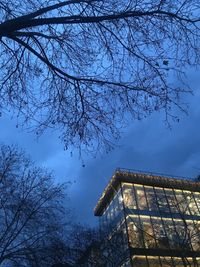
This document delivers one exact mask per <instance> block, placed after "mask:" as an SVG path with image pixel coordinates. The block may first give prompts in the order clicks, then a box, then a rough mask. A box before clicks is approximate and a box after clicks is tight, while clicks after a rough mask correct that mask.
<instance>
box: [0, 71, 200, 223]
mask: <svg viewBox="0 0 200 267" xmlns="http://www.w3.org/2000/svg"><path fill="white" fill-rule="evenodd" d="M198 73H200V72H199V71H197V72H190V73H189V80H190V84H191V86H192V87H193V88H194V95H193V96H190V95H188V96H187V97H186V98H185V101H186V102H187V103H188V104H189V110H188V112H189V115H188V116H186V115H185V114H181V115H180V122H179V123H174V124H172V129H171V130H170V129H168V128H166V127H165V124H164V123H163V114H162V113H155V114H153V115H152V116H150V117H148V118H147V119H146V120H143V121H142V122H141V121H140V122H138V121H132V122H130V126H129V128H128V129H127V130H125V132H124V134H123V136H122V139H121V140H120V142H119V143H118V144H117V146H116V148H115V149H114V150H113V151H112V152H110V153H109V154H106V155H101V156H98V157H96V158H93V157H89V156H87V157H84V165H85V167H83V166H82V165H83V162H82V160H80V159H79V158H78V156H77V154H76V153H73V155H72V156H71V155H70V153H68V152H66V151H64V150H63V147H62V144H60V143H59V141H58V139H57V136H56V134H55V133H50V132H48V133H46V134H45V135H43V136H42V137H41V138H40V139H39V140H37V139H36V138H35V136H34V135H33V134H31V133H25V132H23V131H21V130H20V129H19V128H16V126H15V125H16V122H15V120H14V119H13V120H11V119H10V118H9V117H8V116H6V115H5V116H3V117H2V118H1V121H0V141H1V142H3V143H5V144H17V145H18V146H19V147H21V148H23V149H24V150H25V151H26V152H27V153H28V154H29V155H30V156H31V157H32V159H33V160H34V161H35V162H36V163H37V164H38V165H42V166H45V167H48V168H50V169H53V170H54V171H55V176H56V179H57V180H58V181H61V182H62V181H71V182H72V185H71V187H70V190H69V196H70V203H68V205H70V206H71V207H72V209H73V211H74V214H75V217H76V219H77V221H80V222H84V223H89V224H95V223H96V222H97V219H96V218H95V217H94V216H93V208H94V206H95V205H96V202H97V200H98V198H99V197H100V195H101V193H102V191H103V189H104V187H105V186H106V184H107V182H108V180H109V179H110V177H111V176H112V174H113V172H114V171H115V169H116V168H118V167H121V168H130V169H135V170H144V171H153V172H159V173H166V174H174V175H180V176H186V177H195V176H197V175H198V174H199V173H200V164H199V162H200V161H199V159H200V133H199V132H200V121H199V117H200V116H199V115H200V105H199V103H200V91H199V87H200V75H198Z"/></svg>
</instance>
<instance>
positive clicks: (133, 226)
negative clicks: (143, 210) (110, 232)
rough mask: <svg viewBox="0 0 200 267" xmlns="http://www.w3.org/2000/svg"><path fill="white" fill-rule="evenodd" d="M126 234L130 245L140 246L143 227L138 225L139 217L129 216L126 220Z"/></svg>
mask: <svg viewBox="0 0 200 267" xmlns="http://www.w3.org/2000/svg"><path fill="white" fill-rule="evenodd" d="M128 236H129V242H130V245H131V247H138V248H142V247H144V245H143V229H142V227H141V225H140V221H139V217H131V218H129V220H128Z"/></svg>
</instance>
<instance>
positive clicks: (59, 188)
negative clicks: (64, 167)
mask: <svg viewBox="0 0 200 267" xmlns="http://www.w3.org/2000/svg"><path fill="white" fill-rule="evenodd" d="M63 189H64V187H63V185H55V184H54V182H53V179H52V175H51V174H50V173H48V172H47V171H45V170H43V169H40V168H36V167H34V166H33V163H32V162H31V161H30V160H29V159H27V158H26V157H25V155H24V154H23V152H20V151H19V150H17V149H16V148H14V147H9V146H1V148H0V265H2V264H3V265H4V264H5V263H6V264H8V263H9V265H6V266H33V267H35V266H50V264H51V263H53V262H54V261H53V260H54V259H55V260H57V259H58V258H59V256H60V255H61V254H62V253H60V251H61V250H62V249H61V245H62V242H61V241H60V240H62V238H61V236H62V230H63V229H64V228H63V227H64V220H62V219H61V216H64V214H66V216H67V213H66V212H65V213H64V208H63V206H62V203H61V200H62V195H63ZM55 248H56V249H55ZM49 263H50V264H49ZM12 264H13V265H12Z"/></svg>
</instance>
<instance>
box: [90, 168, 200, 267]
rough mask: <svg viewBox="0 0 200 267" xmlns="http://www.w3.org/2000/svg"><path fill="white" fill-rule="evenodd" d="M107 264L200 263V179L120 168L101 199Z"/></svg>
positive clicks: (99, 207) (163, 265)
mask: <svg viewBox="0 0 200 267" xmlns="http://www.w3.org/2000/svg"><path fill="white" fill-rule="evenodd" d="M94 214H95V215H96V216H99V218H100V230H101V235H102V237H103V240H104V242H102V244H103V245H102V246H103V252H102V254H103V256H104V258H105V259H107V260H106V264H105V266H115V267H122V266H123V267H125V266H126V267H128V266H135V267H138V266H142V267H160V266H161V267H167V266H179V267H182V266H194V267H195V266H200V182H199V181H198V180H196V181H195V180H192V179H184V178H178V177H169V176H167V175H164V176H163V175H157V174H152V173H141V172H136V171H129V170H122V169H120V170H117V171H116V172H115V174H114V175H113V177H112V179H111V180H110V182H109V184H108V186H107V187H106V188H105V190H104V192H103V194H102V196H101V198H100V199H99V201H98V203H97V205H96V207H95V209H94Z"/></svg>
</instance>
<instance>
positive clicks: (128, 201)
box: [122, 184, 137, 209]
mask: <svg viewBox="0 0 200 267" xmlns="http://www.w3.org/2000/svg"><path fill="white" fill-rule="evenodd" d="M122 190H123V200H124V205H125V207H128V208H130V209H136V208H137V207H136V201H135V193H134V190H133V185H127V184H123V185H122Z"/></svg>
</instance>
